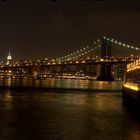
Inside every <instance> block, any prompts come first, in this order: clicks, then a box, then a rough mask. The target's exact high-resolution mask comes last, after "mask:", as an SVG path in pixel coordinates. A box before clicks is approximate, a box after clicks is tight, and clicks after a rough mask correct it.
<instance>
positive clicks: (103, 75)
mask: <svg viewBox="0 0 140 140" xmlns="http://www.w3.org/2000/svg"><path fill="white" fill-rule="evenodd" d="M97 81H114V78H113V77H112V75H111V64H102V65H101V69H100V75H99V77H97Z"/></svg>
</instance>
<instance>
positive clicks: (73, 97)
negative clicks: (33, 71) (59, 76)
mask: <svg viewBox="0 0 140 140" xmlns="http://www.w3.org/2000/svg"><path fill="white" fill-rule="evenodd" d="M0 86H1V90H0V140H139V139H140V119H139V118H138V117H137V116H135V115H134V114H133V113H131V112H130V110H128V109H127V107H125V106H124V105H123V104H122V93H121V87H122V82H120V81H117V82H97V81H88V80H55V79H48V80H28V79H25V80H21V79H17V80H16V79H13V80H11V79H5V80H0ZM6 87H9V88H6ZM10 87H14V88H12V89H11V88H10ZM28 89H29V90H28ZM42 89H43V90H42Z"/></svg>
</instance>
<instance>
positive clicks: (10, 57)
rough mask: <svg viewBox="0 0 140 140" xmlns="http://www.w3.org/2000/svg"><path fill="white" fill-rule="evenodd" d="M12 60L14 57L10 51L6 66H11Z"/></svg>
mask: <svg viewBox="0 0 140 140" xmlns="http://www.w3.org/2000/svg"><path fill="white" fill-rule="evenodd" d="M11 60H12V56H11V53H10V51H9V54H8V56H7V62H6V64H7V65H9V64H10V63H11Z"/></svg>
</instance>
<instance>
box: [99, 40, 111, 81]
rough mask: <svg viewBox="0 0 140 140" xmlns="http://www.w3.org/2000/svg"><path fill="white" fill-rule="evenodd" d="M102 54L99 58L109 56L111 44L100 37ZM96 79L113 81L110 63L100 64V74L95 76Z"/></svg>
mask: <svg viewBox="0 0 140 140" xmlns="http://www.w3.org/2000/svg"><path fill="white" fill-rule="evenodd" d="M101 46H102V52H101V53H102V54H101V58H102V59H103V60H104V59H106V60H107V59H108V58H109V57H111V44H110V43H109V42H107V41H106V39H104V38H102V45H101ZM97 80H98V81H114V78H113V77H112V75H111V64H104V63H103V64H101V69H100V75H99V77H97Z"/></svg>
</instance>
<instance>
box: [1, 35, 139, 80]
mask: <svg viewBox="0 0 140 140" xmlns="http://www.w3.org/2000/svg"><path fill="white" fill-rule="evenodd" d="M139 58H140V48H139V47H136V46H133V45H130V44H126V43H124V42H121V41H118V40H116V39H113V38H107V37H102V38H101V39H97V40H96V41H94V42H93V44H92V45H87V46H84V47H82V48H81V49H79V50H75V51H73V52H70V53H68V54H67V55H65V56H62V57H59V58H52V59H42V60H38V61H27V60H21V61H19V62H16V63H14V62H12V61H11V60H10V59H11V57H9V59H8V63H7V64H1V65H0V76H1V77H7V76H12V77H32V78H34V77H57V78H58V77H59V78H61V77H63V78H64V77H66V76H67V77H73V78H74V77H77V76H83V77H86V78H88V76H89V75H90V76H91V75H94V76H96V77H97V80H103V81H106V80H108V81H112V80H114V78H115V77H117V76H118V75H119V71H121V72H120V73H121V74H122V75H123V74H124V73H125V72H130V71H131V70H130V66H129V67H127V64H129V63H130V64H131V65H132V64H133V69H136V68H135V67H138V63H139ZM136 62H137V63H136ZM134 64H137V65H136V66H134ZM128 68H129V70H128ZM133 69H132V70H133Z"/></svg>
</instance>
